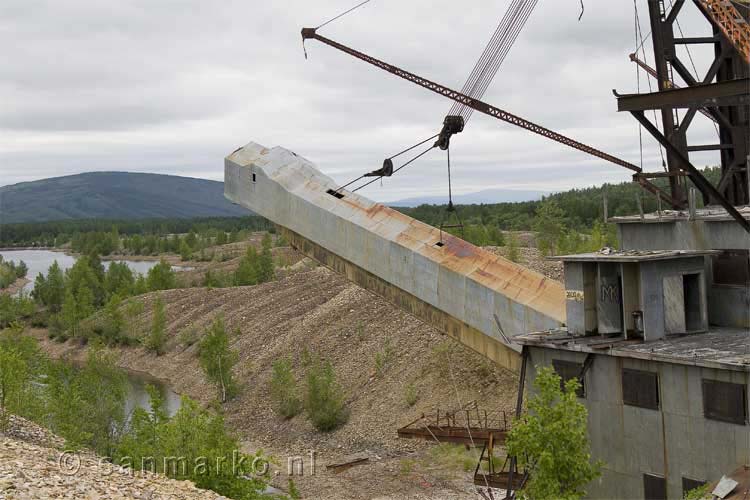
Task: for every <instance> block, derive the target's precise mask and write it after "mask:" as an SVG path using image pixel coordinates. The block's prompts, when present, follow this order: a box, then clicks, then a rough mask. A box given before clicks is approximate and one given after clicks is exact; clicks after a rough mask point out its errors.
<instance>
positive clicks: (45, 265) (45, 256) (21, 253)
mask: <svg viewBox="0 0 750 500" xmlns="http://www.w3.org/2000/svg"><path fill="white" fill-rule="evenodd" d="M0 255H2V256H3V259H4V260H12V261H15V262H16V263H18V261H21V260H22V261H24V262H25V263H26V265H27V266H28V267H29V272H28V274H27V275H26V277H27V278H28V279H29V280H31V281H30V282H29V283H27V284H26V286H24V287H23V290H22V291H23V292H27V293H31V290H33V289H34V280H35V279H36V277H37V275H39V274H40V273H41V274H47V271H48V270H49V267H50V266H51V265H52V263H53V262H54V261H57V264H58V265H59V266H60V268H61V269H62V270H63V271H65V270H66V269H68V268H70V267H72V266H73V264H75V262H76V258H75V257H72V256H70V255H66V254H64V253H62V252H51V251H49V250H0ZM110 262H125V263H126V264H127V265H128V267H129V268H130V269H131V270H132V271H133V272H135V273H138V274H146V273H147V272H148V270H149V269H151V268H152V267H154V266H155V265H156V264H158V263H159V261H155V260H119V261H103V264H104V265H105V266H109V263H110ZM172 269H174V270H176V271H179V270H182V269H183V268H181V267H179V266H172Z"/></svg>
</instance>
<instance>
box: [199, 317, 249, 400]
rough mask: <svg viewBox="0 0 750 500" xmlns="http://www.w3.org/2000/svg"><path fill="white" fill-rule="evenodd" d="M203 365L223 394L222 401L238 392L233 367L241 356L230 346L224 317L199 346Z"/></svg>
mask: <svg viewBox="0 0 750 500" xmlns="http://www.w3.org/2000/svg"><path fill="white" fill-rule="evenodd" d="M198 357H199V358H200V363H201V367H202V368H203V371H204V372H205V373H206V375H207V376H208V378H209V380H211V381H212V382H213V383H214V384H216V386H217V387H218V388H219V393H220V394H221V402H222V403H224V402H226V400H227V399H228V398H231V397H234V395H236V394H237V389H238V387H237V385H236V384H235V382H234V378H233V377H232V368H233V367H234V365H235V364H236V363H237V360H238V359H239V356H238V354H237V352H236V351H234V350H232V349H231V348H230V347H229V335H228V334H227V330H226V327H225V326H224V318H222V317H221V316H219V317H218V318H216V319H215V320H214V322H213V323H212V324H211V327H210V328H208V330H206V333H205V335H204V336H203V338H202V339H201V341H200V344H199V346H198Z"/></svg>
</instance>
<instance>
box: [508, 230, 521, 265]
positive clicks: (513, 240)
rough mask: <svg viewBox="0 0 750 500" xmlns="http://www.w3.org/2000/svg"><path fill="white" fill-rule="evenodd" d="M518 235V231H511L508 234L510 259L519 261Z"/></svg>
mask: <svg viewBox="0 0 750 500" xmlns="http://www.w3.org/2000/svg"><path fill="white" fill-rule="evenodd" d="M519 257H520V256H519V253H518V236H517V235H516V233H510V234H509V235H508V260H509V261H511V262H518V260H519Z"/></svg>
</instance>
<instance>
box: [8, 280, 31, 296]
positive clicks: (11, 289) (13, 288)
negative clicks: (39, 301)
mask: <svg viewBox="0 0 750 500" xmlns="http://www.w3.org/2000/svg"><path fill="white" fill-rule="evenodd" d="M29 283H31V280H30V279H28V278H18V279H17V280H16V281H14V282H13V283H11V284H10V286H7V287H5V288H0V294H3V293H7V294H10V295H13V294H15V293H18V291H19V290H21V289H23V287H25V286H26V285H27V284H29Z"/></svg>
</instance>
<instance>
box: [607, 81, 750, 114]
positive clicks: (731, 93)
mask: <svg viewBox="0 0 750 500" xmlns="http://www.w3.org/2000/svg"><path fill="white" fill-rule="evenodd" d="M748 89H750V79H748V78H741V79H738V80H729V81H726V82H719V83H710V84H708V85H694V86H691V87H684V88H670V89H668V90H664V91H661V92H651V93H648V94H622V95H618V94H615V95H616V96H617V111H638V110H645V109H664V108H691V107H700V108H705V107H709V106H742V105H746V104H750V93H749V92H748Z"/></svg>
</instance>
